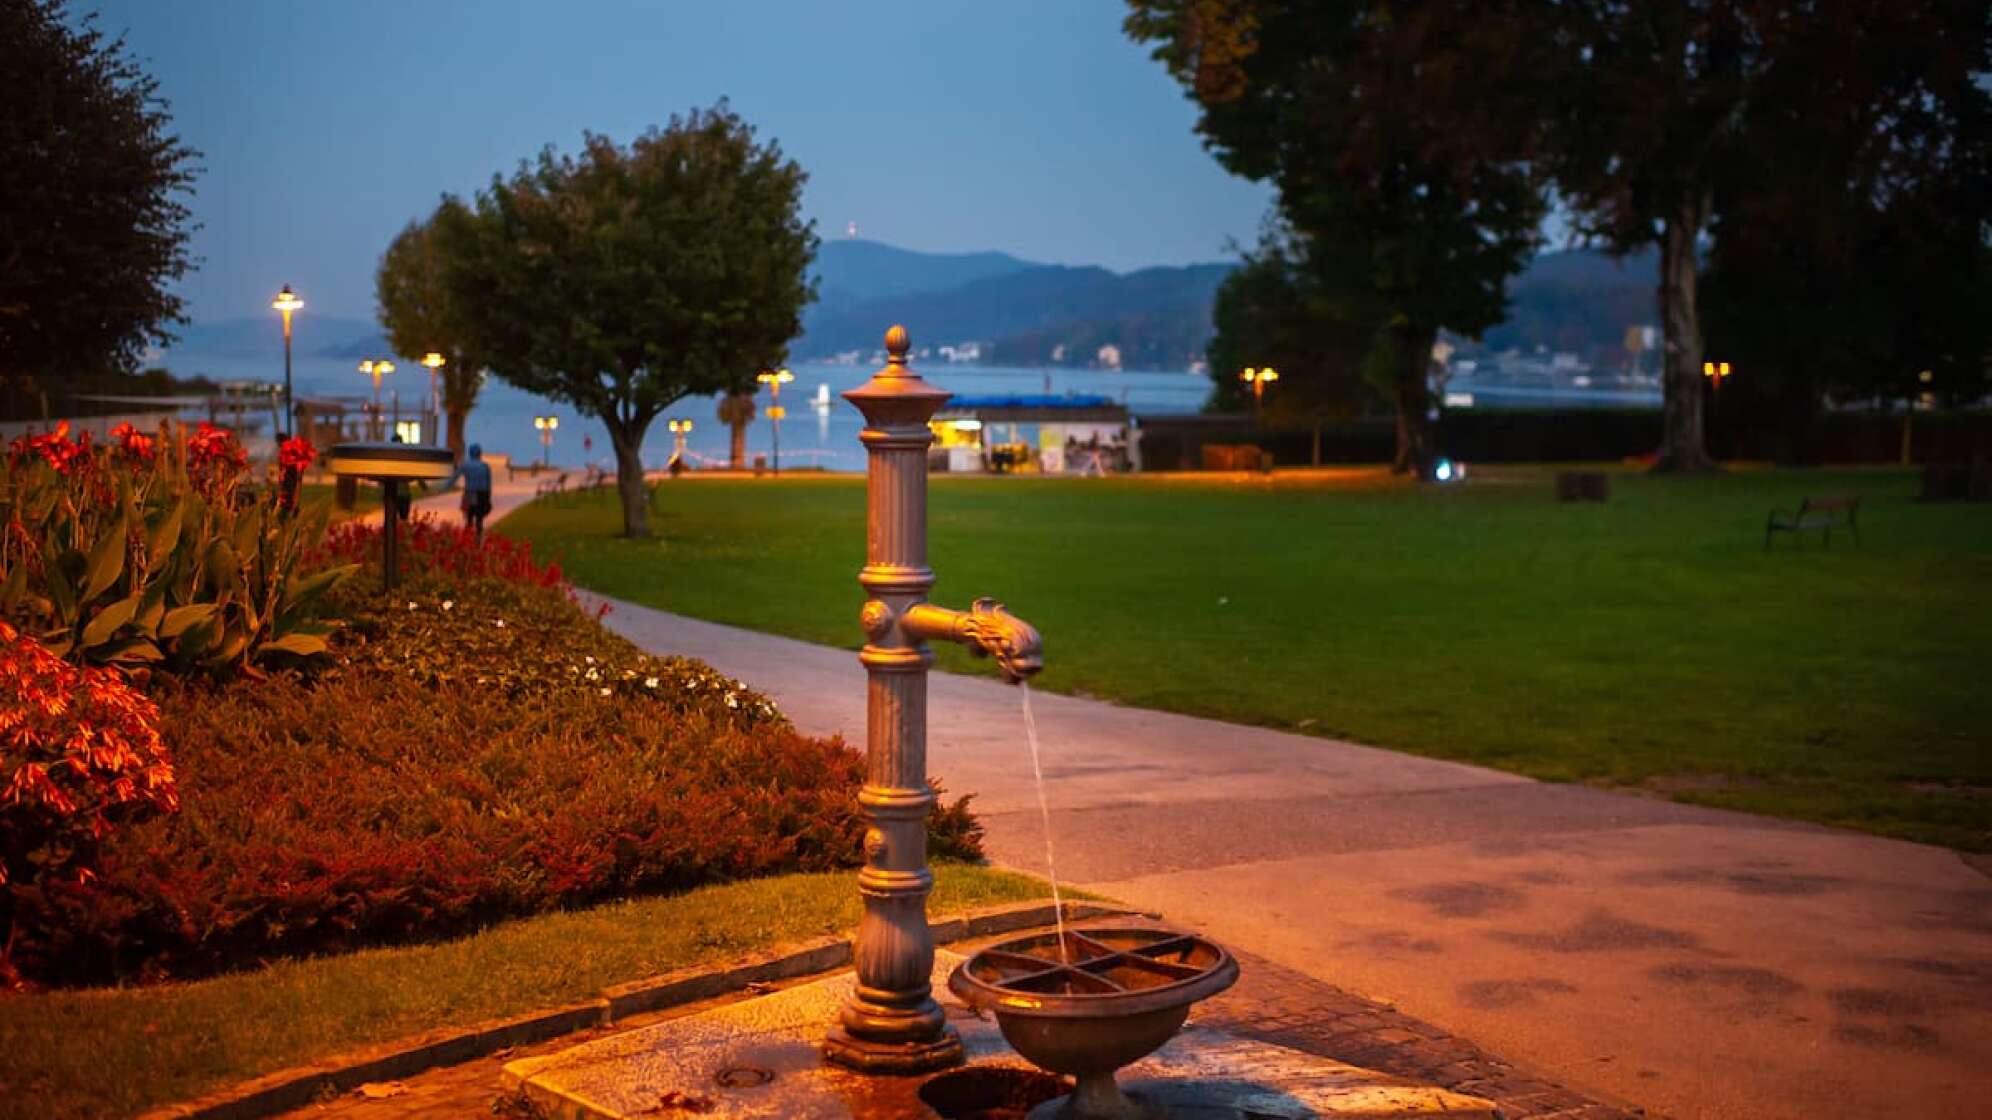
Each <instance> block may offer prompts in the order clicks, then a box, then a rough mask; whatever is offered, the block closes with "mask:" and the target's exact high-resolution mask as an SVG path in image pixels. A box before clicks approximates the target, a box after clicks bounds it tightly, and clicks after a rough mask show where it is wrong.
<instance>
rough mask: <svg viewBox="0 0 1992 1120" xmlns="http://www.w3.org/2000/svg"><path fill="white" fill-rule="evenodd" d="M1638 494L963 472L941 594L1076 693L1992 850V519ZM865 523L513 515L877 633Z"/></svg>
mask: <svg viewBox="0 0 1992 1120" xmlns="http://www.w3.org/2000/svg"><path fill="white" fill-rule="evenodd" d="M1612 484H1613V493H1612V500H1611V502H1610V503H1608V504H1605V505H1559V504H1558V503H1556V502H1555V501H1553V500H1552V499H1551V485H1550V474H1549V472H1548V470H1546V469H1539V468H1509V469H1506V470H1500V469H1493V468H1490V469H1486V470H1483V471H1477V472H1476V473H1475V474H1474V476H1473V479H1472V481H1471V482H1470V483H1469V484H1467V485H1464V486H1457V487H1449V488H1439V487H1424V488H1420V487H1415V486H1411V485H1408V484H1403V483H1399V482H1394V481H1391V480H1388V479H1385V478H1382V477H1381V476H1378V475H1376V474H1373V473H1368V474H1359V475H1355V476H1354V477H1350V476H1347V475H1344V476H1336V477H1329V478H1320V477H1315V478H1311V479H1310V478H1304V477H1298V476H1274V477H1273V478H1272V479H1270V480H1265V479H1259V478H1252V479H1249V480H1245V479H1239V478H1237V477H1202V478H1199V477H1194V476H1191V477H1183V476H1176V477H1166V478H1165V477H1156V478H1126V479H1104V480H1102V479H1091V480H1033V479H988V478H960V479H945V478H937V479H936V480H935V481H934V485H933V494H932V498H931V501H930V505H931V513H932V527H931V536H932V562H933V565H934V567H935V570H936V571H938V572H939V573H940V585H939V587H937V588H936V590H935V597H936V599H937V601H940V602H942V603H946V604H949V605H953V606H966V605H967V600H968V599H969V598H970V597H972V596H973V595H977V594H989V595H995V596H998V597H999V598H1001V599H1003V600H1004V601H1005V602H1006V603H1008V604H1009V605H1010V607H1011V608H1012V609H1013V610H1015V611H1016V612H1017V613H1018V614H1020V615H1022V616H1023V617H1025V618H1027V619H1029V620H1031V621H1032V622H1033V623H1035V624H1036V625H1037V626H1038V628H1039V629H1040V630H1041V631H1043V633H1044V635H1045V641H1046V652H1047V668H1046V670H1045V672H1044V674H1043V678H1042V684H1043V686H1044V687H1047V688H1051V689H1056V690H1059V691H1064V692H1074V693H1085V694H1091V695H1096V696H1104V697H1111V698H1113V699H1115V700H1119V701H1122V702H1125V703H1128V704H1135V705H1140V706H1144V707H1154V708H1165V709H1170V710H1175V711H1182V712H1190V713H1195V714H1198V715H1206V716H1213V717H1217V718H1220V719H1227V720H1234V721H1238V722H1245V723H1257V724H1265V725H1269V726H1275V727H1285V728H1293V729H1298V730H1304V731H1308V732H1312V733H1315V734H1319V735H1329V736H1337V737H1346V738H1349V739H1354V740H1357V741H1360V742H1365V743H1374V744H1378V745H1381V746H1388V747H1395V748H1399V749H1402V750H1407V751H1414V752H1417V753H1420V754H1428V755H1435V756H1440V757H1445V758H1456V759H1463V760H1467V761H1471V762H1477V763H1482V764H1485V765H1489V766H1497V767H1501V768H1503V769H1507V770H1513V771H1517V772H1520V773H1525V774H1531V775H1535V776H1537V777H1542V778H1548V779H1554V780H1561V781H1584V782H1595V783H1600V784H1611V785H1638V786H1645V787H1648V788H1652V789H1656V790H1662V791H1665V792H1668V793H1670V794H1672V795H1673V796H1677V797H1681V798H1684V799H1691V800H1695V801H1700V802H1704V803H1709V804H1718V805H1728V806H1733V807H1738V808H1744V809H1750V810H1755V811H1759V812H1765V813H1776V814H1780V815H1786V816H1793V817H1801V818H1805V819H1809V820H1817V821H1826V822H1830V823H1834V824H1840V825H1847V826H1851V827H1856V828H1864V829H1868V830H1871V831H1874V832H1879V833H1884V834H1887V835H1893V836H1902V837H1909V838H1913V839H1918V840H1926V841H1931V842H1935V843H1944V844H1951V845H1955V846H1958V847H1961V848H1967V849H1973V850H1981V851H1982V850H1992V689H1988V687H1987V682H1988V681H1992V670H1988V669H1987V667H1986V663H1985V658H1986V655H1987V653H1988V652H1989V651H1992V508H1988V507H1985V506H1982V505H1979V506H1971V505H1959V504H1925V503H1922V502H1919V501H1917V500H1915V498H1914V494H1915V491H1916V481H1915V479H1914V477H1913V476H1912V475H1910V474H1909V473H1908V472H1904V471H1897V470H1873V471H1837V470H1836V471H1815V472H1783V471H1779V472H1771V471H1737V472H1733V473H1731V474H1728V475H1725V476H1722V477H1717V478H1705V479H1659V478H1651V477H1645V476H1640V475H1634V474H1618V475H1615V477H1614V478H1613V479H1612ZM1837 493H1857V494H1860V495H1863V496H1864V497H1865V499H1866V504H1865V505H1864V506H1863V508H1862V511H1861V526H1862V530H1863V533H1864V542H1863V545H1862V546H1861V547H1859V548H1855V547H1852V542H1851V541H1849V540H1846V539H1845V538H1844V535H1838V536H1836V539H1835V541H1834V545H1833V547H1832V549H1831V550H1830V551H1827V550H1822V549H1821V548H1820V547H1819V545H1818V543H1817V540H1816V538H1815V539H1814V540H1812V541H1810V542H1808V543H1806V544H1804V545H1803V546H1795V545H1794V542H1793V541H1792V540H1791V539H1790V538H1789V537H1781V538H1780V540H1779V541H1778V542H1777V544H1776V546H1775V547H1774V549H1773V550H1772V551H1770V552H1768V553H1767V552H1765V551H1764V549H1763V540H1762V532H1763V524H1764V517H1765V513H1766V512H1767V511H1768V510H1769V509H1770V508H1771V507H1772V506H1779V505H1782V506H1786V507H1790V506H1794V505H1796V503H1797V502H1798V500H1799V499H1800V498H1801V497H1803V496H1805V495H1808V494H1837ZM863 515H864V486H863V483H862V481H861V480H859V479H855V478H848V479H846V478H812V479H782V480H772V479H761V480H737V481H734V480H728V481H722V480H687V481H685V482H682V483H674V484H671V485H667V486H665V487H664V488H663V491H662V494H661V496H660V499H659V507H658V510H657V512H656V513H655V514H654V516H653V521H652V525H653V527H654V528H655V529H656V530H657V531H658V532H659V533H660V534H661V537H662V539H661V540H658V541H648V542H631V541H626V540H621V539H618V538H617V537H616V536H615V533H616V531H617V530H618V529H619V527H620V522H619V521H618V519H617V514H616V513H615V511H614V508H613V506H612V504H611V498H610V497H609V495H607V494H606V493H602V494H589V495H579V496H569V497H566V498H564V499H562V501H561V502H560V503H554V504H549V503H545V502H541V503H537V504H535V505H533V506H531V507H528V508H526V509H524V510H521V511H519V512H518V513H515V514H514V515H513V516H512V517H510V518H508V519H507V520H506V521H505V522H504V523H503V530H504V532H506V533H507V534H510V535H514V536H525V537H529V538H531V539H533V540H534V541H535V542H536V543H538V544H540V545H541V546H542V548H543V549H547V550H550V551H551V552H552V553H553V554H555V555H558V556H559V557H560V558H561V560H562V562H563V564H564V566H565V567H566V569H567V571H568V573H569V574H570V575H571V576H573V577H574V578H575V579H576V580H577V581H578V582H580V583H583V584H585V585H587V586H590V587H593V588H597V589H599V590H602V591H605V592H608V593H610V594H614V595H618V596H623V597H626V598H629V599H633V600H636V601H638V602H642V603H646V604H650V605H653V606H658V607H663V608H666V609H669V610H674V611H680V612H683V613H686V614H690V615H695V616H698V617H701V618H708V619H714V620H717V621H721V622H729V623H734V624H737V625H741V626H748V627H753V628H756V629H760V630H767V631H774V632H777V633H782V634H789V635H793V636H795V637H799V638H804V639H809V640H812V641H818V642H828V643H832V644H837V645H843V646H855V645H856V644H857V641H858V637H859V633H858V628H857V621H856V620H857V611H858V606H859V603H860V601H861V599H860V594H859V590H858V587H857V584H856V582H855V576H856V572H857V569H858V567H859V565H860V563H861V562H862V559H863V548H864V530H863ZM942 661H943V664H944V665H947V666H951V667H957V668H960V667H967V666H968V665H969V664H970V662H968V661H967V660H966V658H963V657H961V656H960V655H959V654H958V653H957V652H956V651H952V650H950V651H944V652H943V655H942ZM985 671H986V670H985ZM964 792H967V791H964Z"/></svg>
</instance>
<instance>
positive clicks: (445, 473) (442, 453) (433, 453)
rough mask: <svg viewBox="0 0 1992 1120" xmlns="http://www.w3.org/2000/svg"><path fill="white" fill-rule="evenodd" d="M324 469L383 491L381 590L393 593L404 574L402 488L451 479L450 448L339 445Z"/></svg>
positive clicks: (372, 444)
mask: <svg viewBox="0 0 1992 1120" xmlns="http://www.w3.org/2000/svg"><path fill="white" fill-rule="evenodd" d="M325 465H326V466H327V467H328V468H330V469H331V471H332V473H333V474H335V475H337V476H339V477H340V478H370V479H373V480H374V481H375V482H378V483H380V489H381V503H380V504H381V529H380V531H381V588H382V590H384V591H392V590H394V585H395V583H396V581H397V580H398V579H399V577H400V574H401V571H400V568H401V519H400V518H399V517H397V516H395V514H396V512H397V510H396V506H397V505H398V504H399V499H400V497H401V484H402V483H404V482H410V481H415V480H418V479H437V478H448V477H449V476H450V471H451V470H453V469H454V468H455V466H456V459H455V457H454V456H452V455H451V454H450V451H449V448H447V447H424V446H422V445H420V444H413V443H338V444H333V445H332V450H331V451H329V452H327V453H326V455H325Z"/></svg>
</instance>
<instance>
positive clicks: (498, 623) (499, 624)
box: [491, 618, 505, 630]
mask: <svg viewBox="0 0 1992 1120" xmlns="http://www.w3.org/2000/svg"><path fill="white" fill-rule="evenodd" d="M491 624H492V625H493V626H496V627H497V628H498V629H500V630H503V629H504V628H505V620H504V619H502V618H494V619H492V620H491Z"/></svg>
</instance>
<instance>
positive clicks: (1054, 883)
mask: <svg viewBox="0 0 1992 1120" xmlns="http://www.w3.org/2000/svg"><path fill="white" fill-rule="evenodd" d="M1017 687H1019V688H1021V689H1023V690H1024V738H1026V739H1028V740H1030V744H1031V776H1032V777H1033V778H1036V779H1037V797H1038V816H1040V817H1041V818H1043V820H1044V873H1045V877H1046V878H1047V879H1050V880H1051V909H1052V916H1053V920H1055V921H1056V922H1057V923H1058V959H1059V960H1061V961H1064V962H1065V963H1066V964H1071V963H1072V950H1071V949H1069V948H1067V947H1066V944H1065V901H1064V899H1062V898H1060V897H1059V894H1058V861H1057V860H1056V859H1055V858H1053V856H1052V852H1051V806H1050V804H1048V803H1047V802H1046V801H1045V799H1044V763H1043V762H1042V761H1040V760H1039V757H1038V733H1037V717H1036V716H1034V715H1032V714H1031V683H1030V682H1029V681H1018V682H1017Z"/></svg>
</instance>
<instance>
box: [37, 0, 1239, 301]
mask: <svg viewBox="0 0 1992 1120" xmlns="http://www.w3.org/2000/svg"><path fill="white" fill-rule="evenodd" d="M75 6H76V8H77V9H78V10H79V11H82V10H91V9H92V8H94V9H95V10H97V11H98V12H100V13H101V14H100V19H99V26H100V27H101V28H102V29H103V30H105V31H106V32H110V33H118V32H123V33H124V34H125V35H126V38H127V44H128V47H129V50H130V52H131V53H132V54H133V55H134V56H136V57H137V58H139V59H140V60H141V61H142V62H143V64H144V65H145V66H146V68H147V69H148V70H149V71H150V72H151V73H152V74H153V75H154V76H155V77H157V78H158V80H159V83H160V92H161V94H162V95H163V96H164V97H165V98H167V99H168V100H169V101H170V103H171V107H172V115H173V120H174V123H175V127H176V128H177V130H178V131H179V133H180V135H181V136H182V138H183V139H184V140H185V141H186V142H187V143H188V144H189V145H191V146H192V147H194V148H197V149H199V150H200V151H201V152H202V158H201V160H200V163H201V166H202V168H203V170H202V172H201V174H200V178H199V183H198V188H197V194H196V196H195V197H194V199H193V201H192V206H193V210H194V213H195V217H196V219H197V220H198V221H199V222H200V223H201V224H202V228H201V230H200V231H199V232H198V233H197V234H196V235H195V238H194V243H193V247H194V251H195V253H196V254H197V255H198V256H199V257H201V258H202V264H201V266H200V268H199V269H198V270H197V271H196V272H194V273H193V274H191V275H190V276H189V277H188V278H187V279H186V280H185V281H184V282H183V283H182V285H181V291H182V293H183V294H184V295H185V296H186V297H187V299H188V305H189V306H188V312H189V314H190V316H191V317H192V318H194V319H195V320H197V321H198V320H215V319H227V318H234V317H239V316H244V315H254V314H258V313H265V312H266V308H267V305H268V303H269V299H270V293H271V292H272V291H274V290H275V289H276V287H277V286H278V285H279V284H283V283H291V284H294V285H296V286H297V288H298V290H299V291H300V292H301V293H303V294H304V296H305V298H306V300H307V302H308V304H309V306H310V307H311V308H312V310H313V311H314V312H315V313H319V314H326V315H340V316H350V317H354V318H371V317H372V314H373V270H374V267H375V264H376V263H377V261H378V259H379V256H380V252H381V250H382V249H383V248H384V247H385V246H386V244H387V242H388V240H389V239H390V238H391V237H392V236H393V235H394V233H395V232H396V231H397V230H399V229H400V228H401V227H402V226H403V225H404V224H405V223H407V222H408V221H409V220H410V219H411V218H415V217H418V216H422V215H425V214H427V213H428V212H429V211H430V210H431V209H433V207H434V205H435V202H436V200H437V199H438V198H439V197H440V196H441V194H442V193H443V192H445V191H449V192H456V193H467V192H471V191H474V190H476V189H477V188H479V187H480V186H482V185H483V184H485V183H486V182H488V181H489V179H490V177H491V175H492V174H493V173H494V172H499V171H509V170H510V169H511V168H513V167H514V166H516V164H517V162H518V161H519V160H520V159H522V158H524V157H527V156H530V155H532V154H534V153H535V152H537V151H538V150H539V149H540V148H541V147H543V146H544V145H547V144H549V143H551V144H554V145H556V146H557V147H559V148H560V149H562V150H565V151H572V150H574V149H575V148H576V147H577V146H578V144H579V142H580V139H581V134H582V132H583V130H593V131H596V132H600V133H604V134H606V135H608V136H610V137H612V138H615V139H617V140H628V139H629V138H630V137H632V136H633V135H635V134H636V133H638V132H640V131H641V130H642V129H644V128H645V127H647V126H650V125H653V124H663V123H664V122H665V121H666V120H667V119H668V118H669V117H670V115H671V114H672V113H673V112H682V111H684V110H686V109H689V108H691V107H693V106H705V105H710V104H712V103H713V102H714V101H715V100H717V99H718V98H720V97H722V96H725V97H728V98H730V99H731V103H732V105H733V107H734V109H736V110H737V111H739V112H740V113H741V114H742V115H743V116H744V117H745V118H746V119H747V120H748V121H750V122H751V123H753V124H754V125H755V126H756V127H757V128H758V129H759V130H760V134H761V136H762V138H763V139H775V140H777V141H779V142H780V143H781V145H782V147H783V149H784V151H785V152H787V154H789V155H790V156H791V157H793V158H795V159H796V160H798V161H799V162H800V163H801V164H802V166H803V167H804V168H805V169H806V170H807V171H808V172H809V174H810V181H809V184H808V187H807V188H806V193H805V207H806V212H807V214H808V216H810V217H812V218H814V219H816V220H817V222H818V228H819V232H820V234H821V235H822V236H823V237H824V238H825V239H830V238H834V237H842V236H845V234H846V225H847V223H849V222H856V223H857V224H858V229H859V233H860V235H861V236H863V237H866V238H871V239H875V240H879V241H885V242H888V243H891V244H894V245H900V246H904V247H907V248H913V249H922V250H930V251H969V250H981V249H998V250H1002V251H1005V252H1009V253H1013V254H1015V255H1017V256H1020V257H1024V258H1027V259H1030V260H1037V261H1045V262H1052V263H1068V264H1102V265H1105V266H1107V267H1109V268H1113V269H1116V270H1128V269H1133V268H1138V267H1142V266H1145V265H1154V264H1182V263H1187V262H1191V261H1208V260H1219V259H1224V258H1226V257H1227V256H1229V255H1231V254H1230V253H1229V252H1228V244H1229V242H1230V241H1231V240H1232V239H1236V240H1237V241H1240V242H1250V241H1251V240H1253V239H1254V238H1255V237H1256V233H1257V229H1258V226H1259V222H1260V220H1261V218H1262V217H1263V215H1264V213H1265V210H1266V207H1267V204H1268V202H1269V201H1270V198H1271V194H1270V192H1269V191H1268V190H1267V189H1266V188H1264V187H1262V186H1260V185H1257V184H1252V183H1247V182H1245V181H1243V180H1239V179H1236V178H1233V177H1231V176H1230V175H1228V174H1226V173H1225V172H1224V171H1223V170H1222V169H1221V168H1219V167H1218V166H1217V164H1216V162H1215V161H1214V160H1213V159H1212V158H1211V157H1210V155H1209V154H1208V153H1207V152H1205V151H1204V150H1203V149H1202V147H1201V145H1200V143H1199V141H1198V139H1197V138H1196V136H1195V134H1194V132H1193V130H1192V129H1193V125H1194V121H1195V110H1194V107H1193V106H1192V105H1191V104H1190V103H1189V102H1188V101H1186V100H1185V99H1184V97H1183V95H1182V93H1181V91H1180V89H1179V87H1178V86H1177V85H1176V84H1175V83H1174V82H1173V81H1172V80H1171V79H1170V78H1169V77H1168V75H1167V74H1166V73H1164V71H1163V69H1162V67H1161V66H1160V65H1159V64H1158V63H1156V62H1154V61H1152V60H1151V59H1149V58H1148V57H1147V52H1146V51H1145V50H1144V49H1143V48H1141V47H1139V46H1137V45H1135V44H1133V43H1131V42H1129V41H1128V40H1127V39H1126V38H1125V37H1124V36H1123V35H1122V34H1121V31H1120V20H1121V17H1122V14H1123V12H1124V11H1125V9H1124V7H1122V6H1121V5H1120V4H1117V3H1111V2H1109V0H1001V2H997V3H990V2H986V0H985V2H982V3H961V2H955V0H930V2H926V3H916V2H882V0H881V2H872V0H868V2H865V3H854V4H833V3H808V2H803V0H789V2H782V0H725V2H711V3H693V2H689V0H684V2H678V0H672V2H666V0H648V2H646V0H567V2H561V3H555V2H552V0H322V2H316V3H299V2H291V3H270V2H268V0H255V2H251V0H83V2H81V3H78V4H76V5H75Z"/></svg>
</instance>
